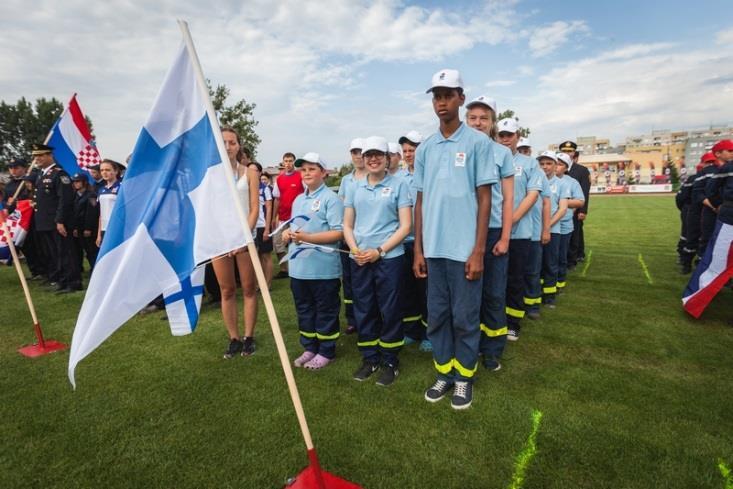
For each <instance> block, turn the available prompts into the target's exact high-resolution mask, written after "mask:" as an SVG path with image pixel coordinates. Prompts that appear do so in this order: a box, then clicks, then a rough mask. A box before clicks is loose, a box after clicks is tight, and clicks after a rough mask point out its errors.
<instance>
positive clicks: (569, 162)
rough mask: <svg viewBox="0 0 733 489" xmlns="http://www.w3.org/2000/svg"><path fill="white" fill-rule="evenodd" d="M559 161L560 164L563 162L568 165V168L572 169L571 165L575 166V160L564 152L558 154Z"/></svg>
mask: <svg viewBox="0 0 733 489" xmlns="http://www.w3.org/2000/svg"><path fill="white" fill-rule="evenodd" d="M557 161H558V162H560V161H562V162H563V163H565V164H566V165H568V168H570V165H572V164H573V159H572V158H571V157H570V155H569V154H567V153H562V152H561V153H557Z"/></svg>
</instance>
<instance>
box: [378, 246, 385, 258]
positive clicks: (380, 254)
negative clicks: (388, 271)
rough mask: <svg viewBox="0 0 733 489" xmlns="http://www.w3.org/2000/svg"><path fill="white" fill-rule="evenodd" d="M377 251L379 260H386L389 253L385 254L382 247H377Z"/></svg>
mask: <svg viewBox="0 0 733 489" xmlns="http://www.w3.org/2000/svg"><path fill="white" fill-rule="evenodd" d="M377 251H378V252H379V258H384V257H385V256H387V253H385V251H384V250H383V249H382V247H381V246H377Z"/></svg>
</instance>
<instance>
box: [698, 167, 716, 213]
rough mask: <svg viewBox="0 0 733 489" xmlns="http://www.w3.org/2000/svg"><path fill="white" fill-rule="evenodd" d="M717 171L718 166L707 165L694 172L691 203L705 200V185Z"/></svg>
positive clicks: (699, 203) (700, 202)
mask: <svg viewBox="0 0 733 489" xmlns="http://www.w3.org/2000/svg"><path fill="white" fill-rule="evenodd" d="M716 173H718V167H717V166H715V165H708V166H706V167H704V168H703V169H702V170H700V171H699V172H697V173H696V178H695V181H694V182H693V183H692V203H693V204H698V205H702V202H703V201H704V200H705V187H706V186H707V183H708V182H709V181H710V179H711V178H712V176H713V175H715V174H716Z"/></svg>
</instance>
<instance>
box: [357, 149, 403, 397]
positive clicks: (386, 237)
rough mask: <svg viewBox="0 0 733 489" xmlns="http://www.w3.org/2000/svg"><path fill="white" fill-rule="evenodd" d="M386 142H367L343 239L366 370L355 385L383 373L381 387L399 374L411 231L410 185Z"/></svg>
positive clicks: (360, 349) (360, 345) (380, 375)
mask: <svg viewBox="0 0 733 489" xmlns="http://www.w3.org/2000/svg"><path fill="white" fill-rule="evenodd" d="M387 153H388V147H387V141H386V140H385V139H384V138H381V137H376V136H374V137H369V138H366V139H365V140H364V145H363V147H362V157H363V159H364V163H365V164H366V169H367V172H368V174H367V176H366V178H365V179H364V180H361V181H359V182H358V183H357V184H355V185H351V186H350V187H349V188H348V189H347V190H346V199H345V201H344V206H345V210H344V238H345V239H346V242H347V243H348V245H349V248H350V250H351V254H352V256H353V260H352V261H351V286H352V288H353V291H354V316H355V318H356V327H357V330H358V335H359V338H358V340H357V345H358V346H359V351H360V352H361V355H362V364H361V366H360V367H359V368H358V369H357V370H356V372H354V380H357V381H364V380H366V379H368V378H369V377H370V376H371V375H372V374H373V373H374V372H376V371H377V370H380V369H381V372H380V374H379V378H378V379H377V385H381V386H388V385H391V384H392V383H393V382H394V380H395V378H396V377H397V375H398V374H399V370H398V366H399V359H398V354H399V351H400V349H401V348H402V345H404V343H405V341H404V340H405V337H404V331H403V329H402V284H401V282H402V276H403V275H404V266H405V263H404V259H405V257H404V254H405V251H404V248H403V247H402V241H403V240H404V239H405V237H406V236H407V234H408V233H409V232H410V227H411V226H412V203H411V202H410V196H409V193H408V190H407V183H405V181H404V180H403V179H402V178H399V177H395V176H392V175H390V174H389V172H387V164H388V156H387Z"/></svg>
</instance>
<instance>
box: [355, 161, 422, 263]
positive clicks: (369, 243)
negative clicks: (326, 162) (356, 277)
mask: <svg viewBox="0 0 733 489" xmlns="http://www.w3.org/2000/svg"><path fill="white" fill-rule="evenodd" d="M411 205H412V204H411V203H410V194H409V190H408V188H407V183H405V180H404V179H402V178H399V177H395V176H394V175H386V176H385V177H384V179H382V181H381V182H379V183H377V184H376V185H370V184H369V183H368V178H365V179H364V180H359V181H357V182H356V184H355V185H351V186H350V187H349V188H347V189H346V199H345V200H344V206H345V207H350V208H352V209H354V214H355V218H354V238H355V239H356V246H358V247H359V249H362V250H366V249H370V248H371V249H375V248H377V247H379V246H382V245H383V244H384V243H385V241H387V240H388V239H389V237H390V236H392V235H393V234H394V233H395V231H397V229H398V228H399V227H400V216H399V209H402V208H403V207H410V206H411ZM404 253H405V249H404V248H403V247H402V243H400V244H399V245H398V246H395V247H394V248H393V249H391V250H389V252H387V254H386V255H385V258H395V257H397V256H400V255H402V254H404Z"/></svg>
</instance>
